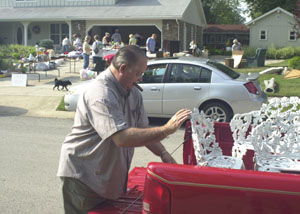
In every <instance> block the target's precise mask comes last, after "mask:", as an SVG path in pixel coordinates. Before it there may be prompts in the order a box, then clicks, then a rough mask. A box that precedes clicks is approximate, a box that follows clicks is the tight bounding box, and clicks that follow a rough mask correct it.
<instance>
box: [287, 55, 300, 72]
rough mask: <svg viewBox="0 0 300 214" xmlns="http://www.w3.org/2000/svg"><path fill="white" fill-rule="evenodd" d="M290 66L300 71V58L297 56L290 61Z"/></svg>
mask: <svg viewBox="0 0 300 214" xmlns="http://www.w3.org/2000/svg"><path fill="white" fill-rule="evenodd" d="M288 65H289V67H290V68H294V69H300V56H295V57H293V58H292V59H290V60H289V62H288Z"/></svg>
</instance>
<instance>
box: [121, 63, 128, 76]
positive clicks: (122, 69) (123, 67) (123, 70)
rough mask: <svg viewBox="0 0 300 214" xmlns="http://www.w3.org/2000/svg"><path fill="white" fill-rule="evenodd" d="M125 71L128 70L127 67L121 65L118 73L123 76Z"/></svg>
mask: <svg viewBox="0 0 300 214" xmlns="http://www.w3.org/2000/svg"><path fill="white" fill-rule="evenodd" d="M127 69H128V66H127V65H126V64H122V65H121V66H120V69H119V70H120V73H122V74H124V73H125V72H126V71H127Z"/></svg>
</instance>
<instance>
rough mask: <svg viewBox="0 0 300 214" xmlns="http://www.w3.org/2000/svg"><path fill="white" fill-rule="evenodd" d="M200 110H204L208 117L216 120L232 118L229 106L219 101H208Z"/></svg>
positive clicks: (224, 120)
mask: <svg viewBox="0 0 300 214" xmlns="http://www.w3.org/2000/svg"><path fill="white" fill-rule="evenodd" d="M199 111H203V112H204V114H205V115H206V116H207V118H211V119H213V120H214V121H216V122H229V121H230V120H231V118H232V113H231V111H230V109H229V107H228V106H226V105H225V104H223V103H219V102H211V103H207V104H205V105H204V106H203V107H201V109H199Z"/></svg>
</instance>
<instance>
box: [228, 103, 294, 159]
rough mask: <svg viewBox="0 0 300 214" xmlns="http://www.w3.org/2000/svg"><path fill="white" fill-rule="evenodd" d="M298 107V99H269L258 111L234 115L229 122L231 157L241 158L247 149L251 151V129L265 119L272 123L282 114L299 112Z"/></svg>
mask: <svg viewBox="0 0 300 214" xmlns="http://www.w3.org/2000/svg"><path fill="white" fill-rule="evenodd" d="M298 105H300V99H299V97H290V98H288V97H282V98H277V97H276V98H272V99H270V100H269V101H268V103H267V104H263V105H262V106H261V109H260V110H259V111H252V112H249V113H244V114H236V115H234V117H233V118H232V120H231V121H230V128H231V131H232V137H233V140H234V146H233V148H232V156H233V157H239V158H242V157H243V156H244V155H245V153H246V151H247V149H250V150H253V144H252V142H251V135H252V134H251V129H254V128H255V127H257V126H258V125H260V124H261V123H262V122H263V121H266V120H267V119H270V120H272V121H274V120H275V118H277V115H279V114H283V113H284V112H286V113H288V112H299V110H298V108H299V107H298ZM247 133H248V135H247Z"/></svg>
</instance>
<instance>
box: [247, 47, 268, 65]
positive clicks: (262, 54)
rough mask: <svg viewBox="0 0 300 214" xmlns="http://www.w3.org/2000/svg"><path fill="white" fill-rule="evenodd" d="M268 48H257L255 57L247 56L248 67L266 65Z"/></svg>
mask: <svg viewBox="0 0 300 214" xmlns="http://www.w3.org/2000/svg"><path fill="white" fill-rule="evenodd" d="M266 53H267V49H263V48H257V49H256V54H255V56H254V57H247V58H246V59H247V66H248V67H263V66H265V61H266Z"/></svg>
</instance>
